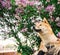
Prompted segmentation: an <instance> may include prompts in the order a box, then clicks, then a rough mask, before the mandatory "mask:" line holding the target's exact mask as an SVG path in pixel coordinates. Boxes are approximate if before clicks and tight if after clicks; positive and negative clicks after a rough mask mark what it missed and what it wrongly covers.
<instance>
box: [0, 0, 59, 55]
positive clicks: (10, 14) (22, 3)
mask: <svg viewBox="0 0 60 55" xmlns="http://www.w3.org/2000/svg"><path fill="white" fill-rule="evenodd" d="M59 11H60V3H59V2H58V0H0V27H1V28H3V29H4V28H5V27H7V28H5V29H7V31H1V32H3V33H4V34H6V35H5V36H7V37H14V38H16V41H17V42H18V49H17V50H18V52H21V53H22V55H31V54H32V53H34V51H36V50H38V47H39V44H40V41H41V39H40V38H39V36H38V35H37V34H36V32H35V31H34V29H33V25H34V22H35V21H37V20H42V19H43V18H44V17H46V19H47V20H48V22H49V23H50V25H51V27H52V29H53V32H54V34H55V35H56V36H57V37H58V38H60V12H59ZM18 33H22V34H23V35H24V38H25V41H24V45H23V42H21V37H20V38H19V36H18ZM5 39H6V37H5ZM27 43H30V45H29V44H27ZM35 48H37V49H35Z"/></svg>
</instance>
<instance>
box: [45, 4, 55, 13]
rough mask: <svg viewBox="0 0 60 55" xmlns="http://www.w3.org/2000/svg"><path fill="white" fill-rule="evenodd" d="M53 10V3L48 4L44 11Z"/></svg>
mask: <svg viewBox="0 0 60 55" xmlns="http://www.w3.org/2000/svg"><path fill="white" fill-rule="evenodd" d="M54 10H55V7H54V6H53V5H48V6H47V7H46V11H47V12H53V11H54Z"/></svg>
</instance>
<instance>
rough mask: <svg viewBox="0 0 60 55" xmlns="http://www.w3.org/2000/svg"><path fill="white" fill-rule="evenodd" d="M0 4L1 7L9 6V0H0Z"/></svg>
mask: <svg viewBox="0 0 60 55" xmlns="http://www.w3.org/2000/svg"><path fill="white" fill-rule="evenodd" d="M1 4H2V6H3V7H6V8H10V6H11V3H10V0H6V1H5V0H2V1H1Z"/></svg>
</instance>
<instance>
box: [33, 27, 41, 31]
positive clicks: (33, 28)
mask: <svg viewBox="0 0 60 55" xmlns="http://www.w3.org/2000/svg"><path fill="white" fill-rule="evenodd" d="M33 29H34V30H35V31H36V32H40V31H41V29H36V28H35V26H33Z"/></svg>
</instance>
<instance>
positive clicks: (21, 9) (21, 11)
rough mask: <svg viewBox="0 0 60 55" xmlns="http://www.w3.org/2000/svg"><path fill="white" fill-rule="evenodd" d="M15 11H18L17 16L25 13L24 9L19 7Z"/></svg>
mask: <svg viewBox="0 0 60 55" xmlns="http://www.w3.org/2000/svg"><path fill="white" fill-rule="evenodd" d="M15 11H16V14H19V13H23V11H24V9H23V8H20V7H18V8H16V9H15Z"/></svg>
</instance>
